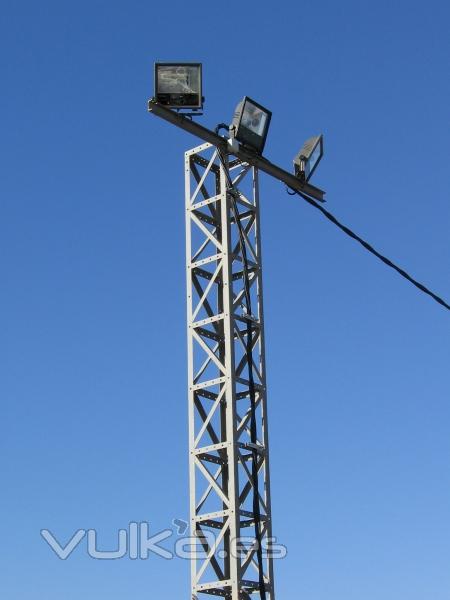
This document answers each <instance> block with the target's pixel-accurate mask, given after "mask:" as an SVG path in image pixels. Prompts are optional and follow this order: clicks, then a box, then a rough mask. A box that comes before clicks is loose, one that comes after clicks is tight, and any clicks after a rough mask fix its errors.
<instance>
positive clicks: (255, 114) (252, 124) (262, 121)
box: [241, 101, 267, 137]
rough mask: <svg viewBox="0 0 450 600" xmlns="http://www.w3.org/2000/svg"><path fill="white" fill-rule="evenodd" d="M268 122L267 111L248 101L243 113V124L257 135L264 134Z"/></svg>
mask: <svg viewBox="0 0 450 600" xmlns="http://www.w3.org/2000/svg"><path fill="white" fill-rule="evenodd" d="M266 122H267V113H266V112H264V111H262V110H261V109H260V108H258V107H257V106H255V105H254V104H252V103H251V102H248V101H247V102H246V103H245V106H244V111H243V113H242V119H241V125H243V126H244V127H246V128H247V129H249V130H250V131H252V132H253V133H255V134H256V135H259V136H261V137H262V136H263V135H264V130H265V127H266Z"/></svg>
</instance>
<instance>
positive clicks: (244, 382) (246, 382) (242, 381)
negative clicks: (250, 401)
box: [236, 377, 265, 392]
mask: <svg viewBox="0 0 450 600" xmlns="http://www.w3.org/2000/svg"><path fill="white" fill-rule="evenodd" d="M236 381H237V383H240V384H241V385H246V386H249V385H250V382H249V380H248V379H242V377H236ZM254 388H255V390H258V391H261V392H262V391H264V389H265V388H264V386H262V385H260V384H259V383H255V384H254Z"/></svg>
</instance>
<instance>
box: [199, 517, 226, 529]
mask: <svg viewBox="0 0 450 600" xmlns="http://www.w3.org/2000/svg"><path fill="white" fill-rule="evenodd" d="M224 525H225V523H223V522H222V521H214V519H205V520H204V521H202V527H211V529H223V527H224Z"/></svg>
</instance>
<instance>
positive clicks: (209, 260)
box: [188, 252, 223, 269]
mask: <svg viewBox="0 0 450 600" xmlns="http://www.w3.org/2000/svg"><path fill="white" fill-rule="evenodd" d="M222 258H223V254H222V252H219V253H218V254H213V255H212V256H207V257H206V258H202V259H201V260H197V261H196V262H193V263H191V264H190V265H188V267H189V268H191V269H195V268H196V267H203V265H207V264H209V263H212V262H217V261H218V260H222Z"/></svg>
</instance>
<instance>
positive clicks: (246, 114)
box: [231, 96, 272, 154]
mask: <svg viewBox="0 0 450 600" xmlns="http://www.w3.org/2000/svg"><path fill="white" fill-rule="evenodd" d="M271 117H272V113H271V112H270V110H267V109H266V108H264V107H263V106H261V105H260V104H258V103H257V102H255V101H254V100H252V99H251V98H248V96H245V98H244V99H243V100H242V101H241V102H239V104H238V105H237V107H236V110H235V113H234V117H233V122H232V124H231V131H232V134H233V135H234V137H235V139H236V140H238V142H241V144H244V146H248V147H250V148H252V149H253V150H256V152H258V154H262V151H263V149H264V144H265V143H266V137H267V132H268V130H269V124H270V119H271Z"/></svg>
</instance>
